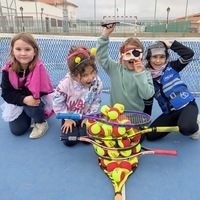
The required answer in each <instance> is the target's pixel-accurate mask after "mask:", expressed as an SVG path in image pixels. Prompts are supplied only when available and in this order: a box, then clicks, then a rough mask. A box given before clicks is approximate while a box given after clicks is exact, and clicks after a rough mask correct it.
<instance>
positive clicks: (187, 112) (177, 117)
mask: <svg viewBox="0 0 200 200" xmlns="http://www.w3.org/2000/svg"><path fill="white" fill-rule="evenodd" d="M197 116H198V106H197V104H196V102H195V101H192V102H190V103H189V104H188V105H187V106H185V107H183V108H182V109H180V110H177V111H172V112H170V113H169V114H161V115H160V116H159V117H158V118H157V119H156V120H155V121H153V123H152V124H151V125H150V127H157V126H178V127H179V129H180V133H181V134H182V135H185V136H189V135H192V134H194V133H195V132H197V131H198V129H199V126H198V124H197ZM168 134H169V132H162V133H156V132H151V133H146V138H147V139H148V140H150V141H153V140H158V139H161V138H163V137H165V136H166V135H168Z"/></svg>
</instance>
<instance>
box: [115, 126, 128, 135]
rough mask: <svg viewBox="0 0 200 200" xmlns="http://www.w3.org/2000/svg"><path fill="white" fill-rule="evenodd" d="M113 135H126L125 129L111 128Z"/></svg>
mask: <svg viewBox="0 0 200 200" xmlns="http://www.w3.org/2000/svg"><path fill="white" fill-rule="evenodd" d="M113 133H114V135H115V136H117V137H120V136H123V135H124V134H125V133H126V128H125V127H120V126H113Z"/></svg>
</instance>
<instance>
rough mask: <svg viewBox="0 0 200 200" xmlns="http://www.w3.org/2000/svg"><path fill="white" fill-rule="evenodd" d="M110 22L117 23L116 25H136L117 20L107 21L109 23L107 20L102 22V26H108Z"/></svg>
mask: <svg viewBox="0 0 200 200" xmlns="http://www.w3.org/2000/svg"><path fill="white" fill-rule="evenodd" d="M110 24H116V26H119V25H120V24H121V25H128V26H135V24H131V23H126V22H116V21H113V22H107V23H106V22H105V23H102V24H101V26H102V27H106V28H108V25H110Z"/></svg>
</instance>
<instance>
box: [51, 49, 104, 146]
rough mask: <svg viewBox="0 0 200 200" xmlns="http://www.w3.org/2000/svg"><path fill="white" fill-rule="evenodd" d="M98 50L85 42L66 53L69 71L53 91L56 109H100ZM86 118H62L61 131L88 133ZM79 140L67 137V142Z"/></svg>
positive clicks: (100, 85) (79, 133) (74, 134)
mask: <svg viewBox="0 0 200 200" xmlns="http://www.w3.org/2000/svg"><path fill="white" fill-rule="evenodd" d="M95 52H96V49H94V48H93V49H91V51H89V49H88V48H86V47H84V46H73V47H71V49H70V51H69V54H68V57H67V65H68V69H69V72H68V73H67V74H66V76H65V77H64V78H63V79H62V80H61V81H60V83H59V84H58V86H57V87H56V89H55V92H54V94H53V109H54V112H55V113H67V112H73V113H77V114H93V113H96V112H97V111H98V110H99V107H100V105H101V92H102V81H101V79H100V78H99V76H97V67H96V63H95V56H94V53H95ZM85 122H86V119H84V120H72V119H66V120H62V122H61V132H62V134H66V136H76V137H80V136H86V135H87V132H86V126H85ZM76 143H77V142H76V141H69V140H65V141H64V144H65V145H67V146H73V145H75V144H76Z"/></svg>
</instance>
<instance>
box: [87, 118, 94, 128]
mask: <svg viewBox="0 0 200 200" xmlns="http://www.w3.org/2000/svg"><path fill="white" fill-rule="evenodd" d="M94 123H96V120H95V119H87V120H86V123H85V124H86V128H88V127H89V126H90V125H92V124H94Z"/></svg>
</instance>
